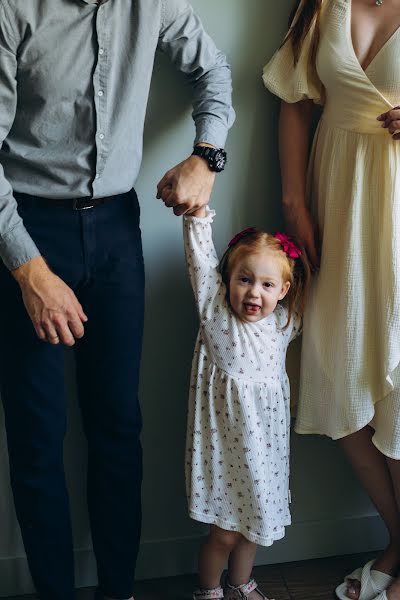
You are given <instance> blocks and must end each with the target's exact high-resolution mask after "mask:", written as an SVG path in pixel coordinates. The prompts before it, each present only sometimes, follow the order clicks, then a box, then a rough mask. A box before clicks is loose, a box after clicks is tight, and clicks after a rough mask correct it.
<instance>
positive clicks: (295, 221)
mask: <svg viewBox="0 0 400 600" xmlns="http://www.w3.org/2000/svg"><path fill="white" fill-rule="evenodd" d="M284 215H285V222H286V227H287V231H288V233H289V235H291V236H293V237H294V238H295V240H296V242H297V243H298V245H299V246H300V247H302V248H304V250H305V252H306V254H307V258H308V260H309V261H310V264H311V268H312V270H313V271H318V269H319V266H320V245H319V240H318V234H317V231H316V227H315V225H314V223H313V221H312V218H311V215H310V211H309V210H308V209H307V207H306V206H305V205H304V204H301V205H296V206H287V205H286V206H284Z"/></svg>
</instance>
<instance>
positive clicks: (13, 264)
mask: <svg viewBox="0 0 400 600" xmlns="http://www.w3.org/2000/svg"><path fill="white" fill-rule="evenodd" d="M36 256H40V252H39V249H38V247H37V246H36V244H35V242H34V241H33V239H32V238H31V236H30V235H29V233H28V232H27V230H26V229H25V226H24V225H23V224H22V223H21V224H20V225H17V226H16V227H14V228H13V229H12V230H11V231H9V232H8V233H6V234H5V235H4V236H3V238H2V239H1V240H0V257H1V258H2V260H3V262H4V264H5V266H6V267H7V269H9V270H10V271H13V270H14V269H18V267H20V266H21V265H23V264H25V263H27V262H28V261H30V260H32V258H35V257H36Z"/></svg>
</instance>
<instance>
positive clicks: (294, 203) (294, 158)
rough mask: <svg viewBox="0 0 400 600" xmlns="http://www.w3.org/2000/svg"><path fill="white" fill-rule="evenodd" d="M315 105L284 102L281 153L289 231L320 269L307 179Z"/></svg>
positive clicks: (280, 131)
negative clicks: (307, 195)
mask: <svg viewBox="0 0 400 600" xmlns="http://www.w3.org/2000/svg"><path fill="white" fill-rule="evenodd" d="M312 113H313V102H312V101H311V100H303V101H301V102H295V103H293V104H288V103H287V102H282V104H281V112H280V117H279V154H280V162H281V175H282V203H283V211H284V215H285V220H286V224H287V228H288V231H289V233H290V234H291V235H293V236H294V237H295V238H296V240H297V242H298V243H299V244H300V245H301V246H303V247H304V249H305V251H306V252H307V256H308V258H309V260H310V262H311V265H312V267H313V268H314V269H318V267H319V249H318V247H317V242H316V235H315V233H316V232H315V226H314V224H313V222H312V219H311V215H310V212H309V210H308V208H307V206H306V179H307V165H308V154H309V139H310V129H311V120H312Z"/></svg>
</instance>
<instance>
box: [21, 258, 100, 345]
mask: <svg viewBox="0 0 400 600" xmlns="http://www.w3.org/2000/svg"><path fill="white" fill-rule="evenodd" d="M12 275H13V276H14V277H15V279H16V280H17V281H18V283H19V285H20V287H21V292H22V298H23V301H24V304H25V308H26V310H27V311H28V314H29V316H30V318H31V320H32V323H33V326H34V328H35V331H36V333H37V335H38V337H39V338H40V339H41V340H43V341H45V342H50V344H59V343H60V342H61V343H62V344H65V345H66V346H73V345H74V344H75V340H76V339H78V338H81V337H82V336H83V334H84V327H83V323H85V322H86V321H87V320H88V318H87V316H86V315H85V313H84V312H83V308H82V306H81V305H80V303H79V302H78V299H77V298H76V296H75V294H74V292H73V291H72V290H71V288H70V287H68V286H67V285H66V284H65V283H64V282H63V281H62V279H60V278H59V277H58V276H57V275H55V274H54V273H52V272H51V271H50V269H49V267H48V266H47V265H46V263H45V261H44V259H43V258H42V257H40V256H38V257H36V258H33V259H32V260H30V261H29V262H27V263H25V264H24V265H22V266H21V267H19V268H18V269H15V270H14V271H12Z"/></svg>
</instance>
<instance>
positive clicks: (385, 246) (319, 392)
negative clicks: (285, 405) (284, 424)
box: [264, 0, 400, 459]
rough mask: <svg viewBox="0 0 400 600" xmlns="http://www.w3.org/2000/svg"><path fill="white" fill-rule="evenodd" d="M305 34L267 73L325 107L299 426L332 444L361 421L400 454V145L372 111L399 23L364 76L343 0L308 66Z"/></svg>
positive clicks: (293, 93)
mask: <svg viewBox="0 0 400 600" xmlns="http://www.w3.org/2000/svg"><path fill="white" fill-rule="evenodd" d="M312 34H313V31H312V30H311V31H310V33H309V35H308V37H307V39H306V41H305V43H304V45H303V49H302V54H301V57H300V61H299V63H298V64H297V65H296V67H294V65H293V55H292V50H291V46H290V44H286V45H285V46H283V48H281V49H280V50H278V52H277V53H276V54H275V55H274V56H273V58H272V60H271V61H270V62H269V64H268V65H267V66H266V67H265V69H264V82H265V85H266V86H267V88H268V89H269V90H270V91H271V92H273V93H274V94H276V95H277V96H279V97H280V98H282V99H283V100H285V101H286V102H290V103H291V102H298V101H300V100H303V99H307V98H310V99H312V100H314V102H317V103H321V104H324V111H323V115H322V118H321V121H320V124H319V127H318V129H317V132H316V134H315V139H314V144H313V149H312V153H311V158H310V163H309V173H308V200H309V203H310V207H311V211H312V213H313V215H314V218H315V220H316V222H317V223H318V226H319V229H320V234H321V239H322V257H321V269H320V273H319V275H318V276H317V277H316V278H315V281H314V284H313V289H312V292H311V297H310V301H309V304H308V307H307V311H306V315H305V319H304V333H303V348H302V365H301V384H300V399H299V409H298V417H297V423H296V431H297V432H299V433H319V434H325V435H328V436H330V437H331V438H333V439H338V438H341V437H344V436H346V435H348V434H350V433H353V432H355V431H358V430H360V429H361V428H363V427H364V426H365V425H367V424H368V423H369V424H371V425H372V426H373V427H374V429H375V434H374V438H373V441H374V443H375V445H376V446H377V447H378V448H379V449H380V450H381V451H382V452H383V453H384V454H385V455H387V456H389V457H392V458H396V459H399V458H400V368H399V362H400V264H399V263H400V231H399V228H400V142H399V141H397V142H396V141H393V140H392V137H391V136H390V134H389V133H388V131H387V130H386V129H383V128H382V127H381V123H380V122H379V121H377V120H376V117H377V116H378V115H379V114H381V113H383V112H386V111H388V110H390V109H391V108H393V107H394V106H397V105H398V104H399V103H400V61H399V59H398V57H399V56H400V29H399V30H397V31H396V32H395V33H394V34H393V36H392V37H391V38H390V39H389V40H388V42H386V44H385V45H384V46H383V48H382V49H381V50H380V52H379V53H378V54H377V56H376V57H375V58H374V60H373V61H372V63H371V64H370V65H369V66H368V68H367V69H366V70H365V71H363V69H362V68H361V65H360V63H359V61H358V59H357V57H356V54H355V52H354V48H353V43H352V38H351V0H324V3H323V7H322V15H321V39H320V44H319V48H318V54H317V61H316V66H315V68H312V67H310V65H309V60H308V59H309V52H310V44H311V36H312Z"/></svg>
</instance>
